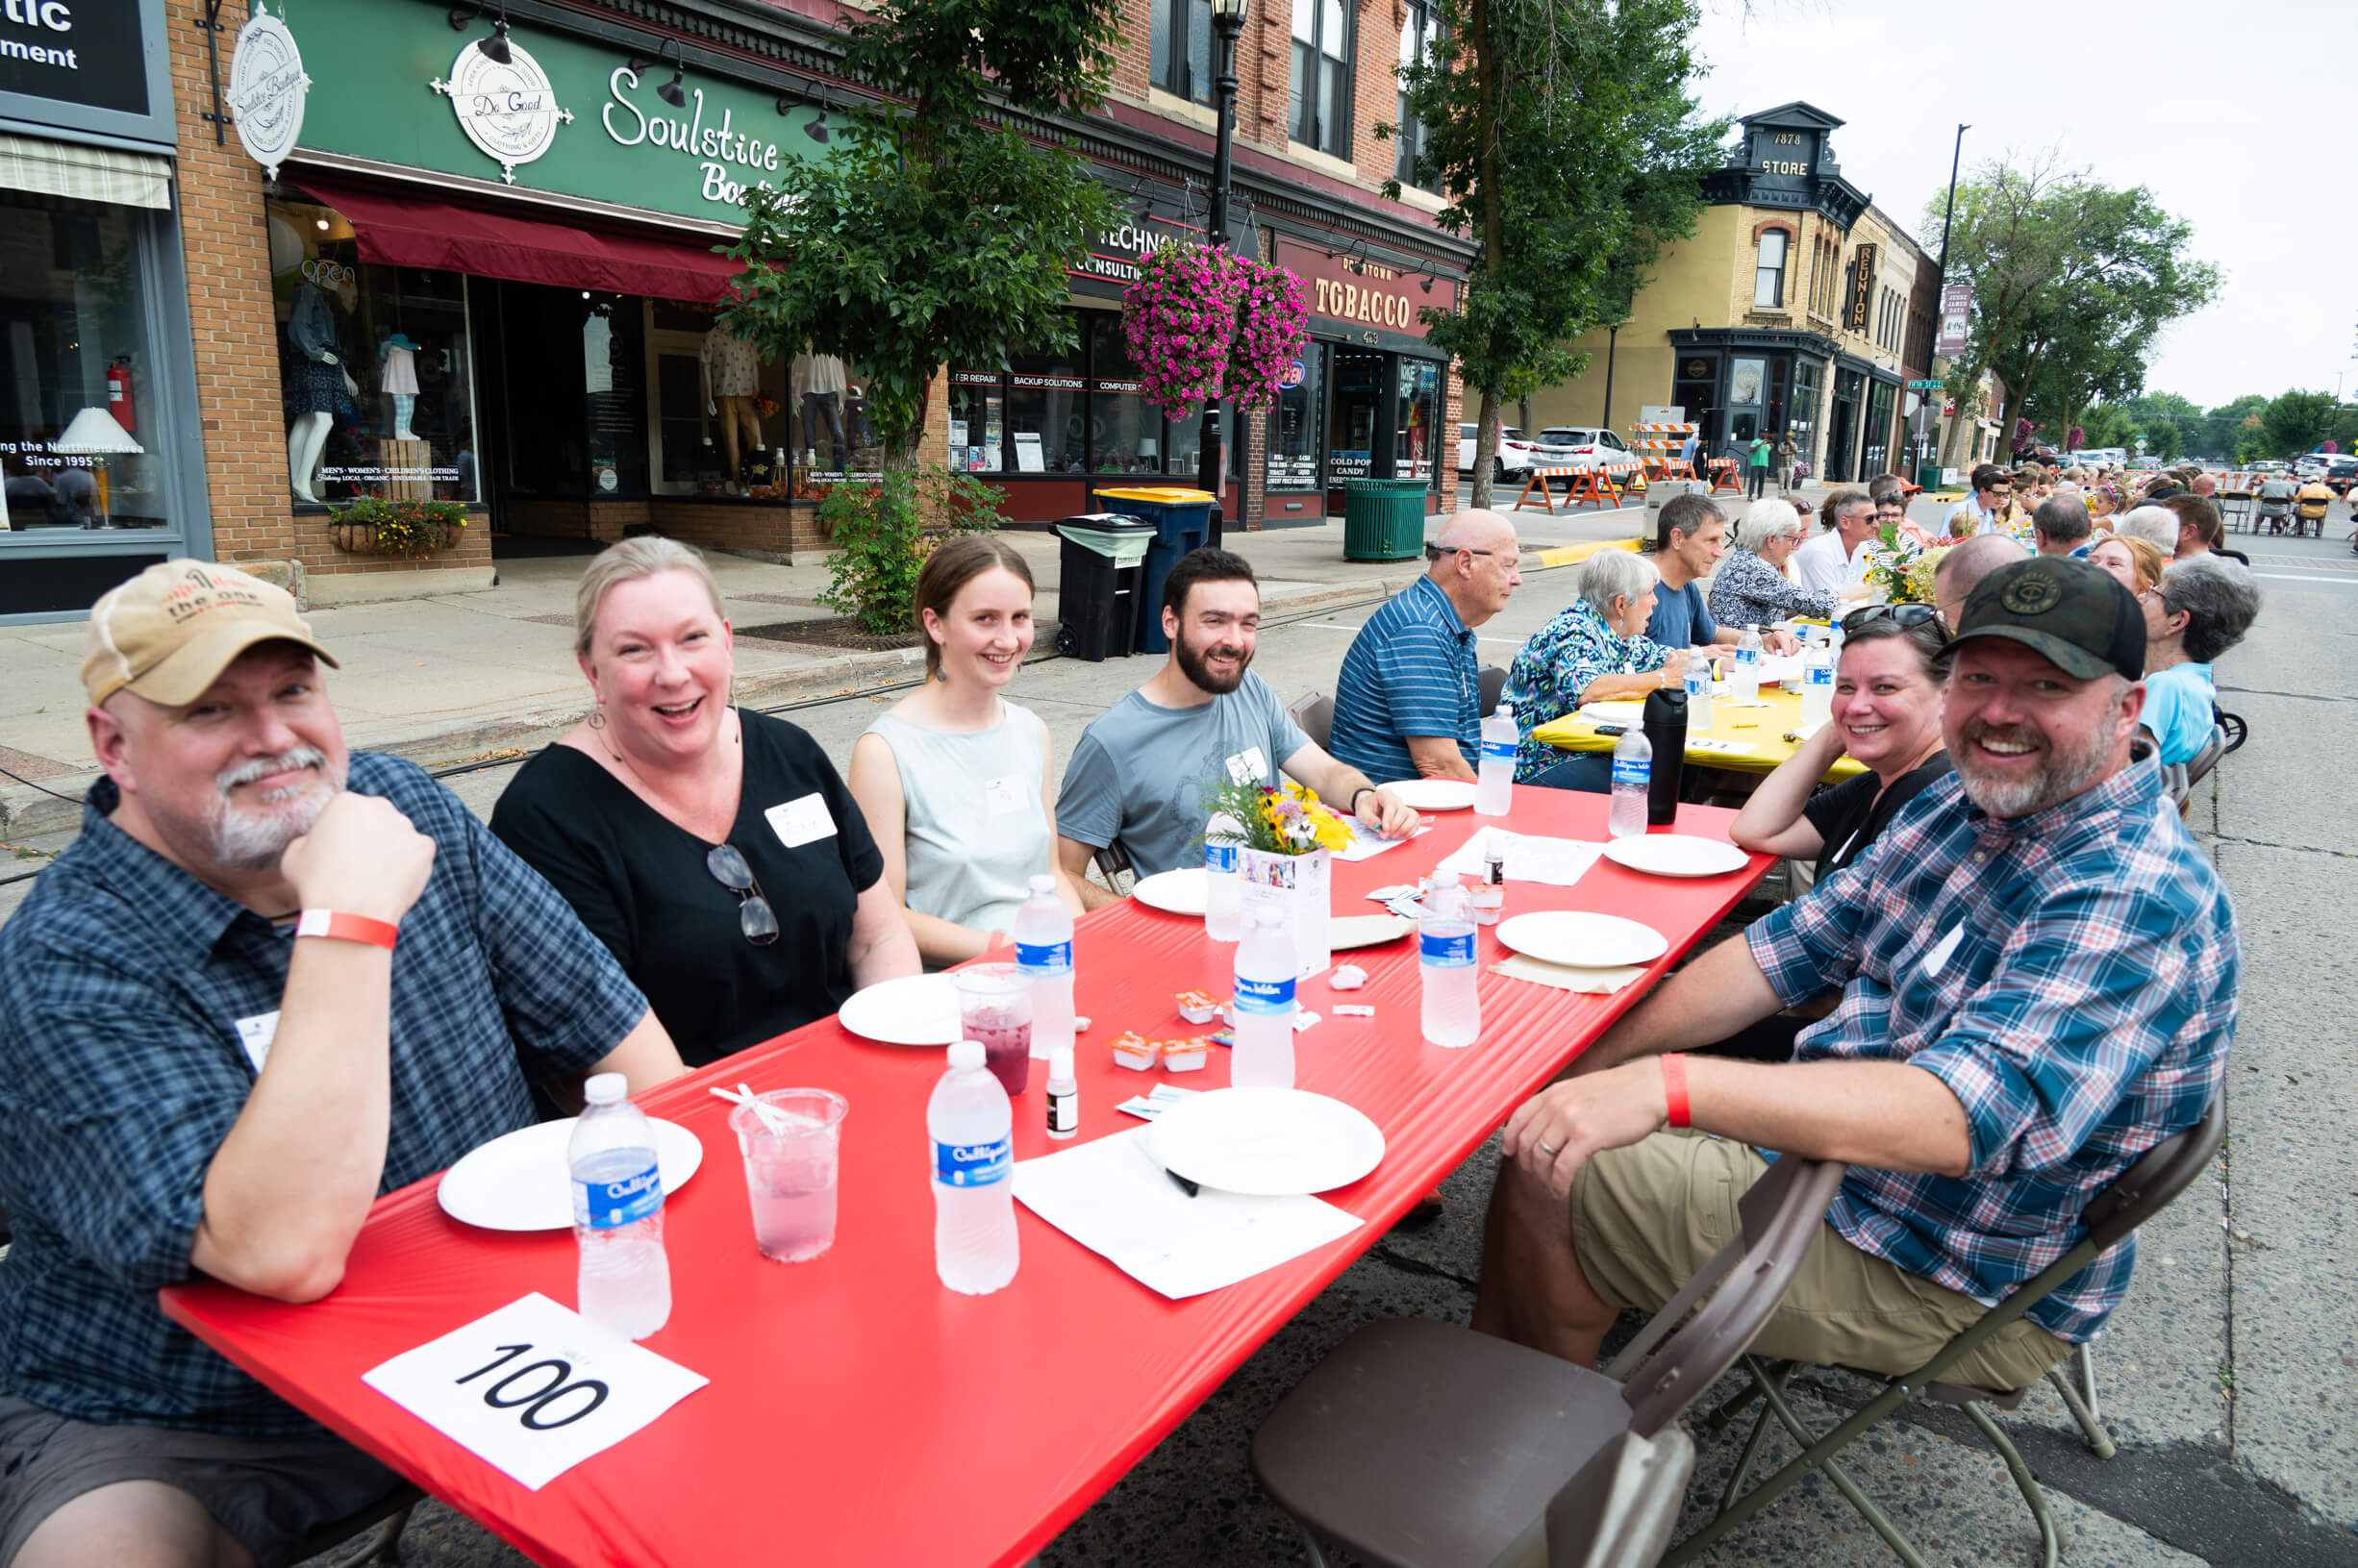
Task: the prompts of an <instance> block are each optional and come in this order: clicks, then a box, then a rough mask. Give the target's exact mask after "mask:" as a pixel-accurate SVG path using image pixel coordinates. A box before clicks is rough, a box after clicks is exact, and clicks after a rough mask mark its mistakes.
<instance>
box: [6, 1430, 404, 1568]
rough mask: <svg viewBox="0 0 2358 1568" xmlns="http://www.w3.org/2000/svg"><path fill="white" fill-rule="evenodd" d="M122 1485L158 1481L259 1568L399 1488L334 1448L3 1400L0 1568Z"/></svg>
mask: <svg viewBox="0 0 2358 1568" xmlns="http://www.w3.org/2000/svg"><path fill="white" fill-rule="evenodd" d="M115 1481H162V1482H163V1484H165V1485H166V1486H173V1487H177V1488H178V1489H180V1490H181V1491H184V1492H186V1493H188V1495H189V1496H190V1497H193V1498H195V1499H196V1500H197V1502H199V1503H201V1504H203V1505H204V1506H205V1511H206V1512H208V1513H210V1514H212V1515H213V1520H214V1521H215V1522H216V1523H217V1524H219V1525H220V1527H221V1528H222V1529H223V1530H225V1531H229V1533H230V1534H231V1535H233V1536H235V1537H236V1538H237V1539H238V1542H239V1543H240V1544H241V1545H243V1546H244V1547H245V1549H246V1550H247V1551H248V1552H251V1553H252V1554H253V1555H254V1560H255V1561H256V1562H257V1563H259V1564H261V1568H280V1565H282V1564H285V1563H288V1562H290V1561H292V1560H293V1558H294V1553H295V1549H296V1547H297V1546H298V1544H299V1543H300V1542H301V1541H302V1539H303V1537H304V1536H305V1535H306V1534H308V1533H310V1532H311V1531H314V1530H317V1529H318V1528H319V1527H320V1526H322V1525H327V1524H333V1523H334V1522H335V1521H337V1520H339V1519H344V1518H348V1517H350V1516H351V1515H353V1514H355V1513H358V1512H360V1510H361V1509H363V1508H364V1507H366V1506H368V1505H370V1504H371V1503H374V1502H376V1501H377V1500H378V1499H379V1498H381V1497H383V1496H385V1495H386V1494H387V1493H388V1492H390V1491H391V1490H392V1489H393V1488H394V1487H395V1486H398V1485H399V1484H401V1478H400V1477H398V1476H396V1475H394V1474H393V1473H392V1472H391V1471H390V1470H388V1469H386V1468H385V1466H383V1465H381V1464H379V1463H378V1462H377V1461H376V1460H374V1459H372V1458H370V1457H369V1456H367V1455H365V1454H363V1453H362V1452H361V1451H360V1450H359V1449H356V1448H354V1447H353V1446H352V1445H351V1444H349V1443H346V1442H344V1441H343V1440H342V1439H340V1438H335V1437H279V1438H249V1437H222V1436H219V1435H216V1434H214V1433H212V1432H202V1431H174V1430H172V1429H170V1428H165V1427H138V1426H105V1425H102V1424H100V1423H98V1422H95V1421H76V1420H74V1419H72V1418H71V1417H69V1416H62V1415H58V1414H55V1413H53V1412H51V1411H49V1410H44V1409H42V1408H41V1407H40V1406H37V1405H29V1404H27V1403H26V1402H25V1401H23V1400H20V1399H15V1398H12V1397H10V1396H8V1395H0V1568H4V1565H6V1564H8V1563H10V1562H13V1560H15V1556H16V1554H17V1553H18V1552H19V1551H20V1550H22V1549H23V1547H24V1544H25V1542H26V1541H27V1540H28V1539H30V1538H31V1536H32V1534H33V1532H34V1531H36V1530H38V1529H39V1528H40V1526H41V1523H42V1521H43V1520H45V1519H47V1518H48V1517H49V1516H50V1515H51V1514H53V1513H55V1512H56V1511H57V1510H58V1509H59V1508H61V1507H63V1506H65V1505H66V1504H68V1503H71V1502H72V1501H73V1500H74V1499H75V1498H77V1497H80V1496H81V1495H82V1494H83V1493H85V1492H88V1491H95V1490H96V1489H97V1488H99V1487H101V1486H107V1485H112V1484H113V1483H114V1482H115Z"/></svg>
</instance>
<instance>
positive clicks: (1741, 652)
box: [1736, 648, 1760, 667]
mask: <svg viewBox="0 0 2358 1568" xmlns="http://www.w3.org/2000/svg"><path fill="white" fill-rule="evenodd" d="M1736 662H1737V663H1739V664H1743V665H1745V666H1747V667H1748V666H1751V665H1755V664H1758V663H1759V662H1760V650H1759V649H1758V648H1739V649H1737V650H1736Z"/></svg>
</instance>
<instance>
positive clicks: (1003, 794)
mask: <svg viewBox="0 0 2358 1568" xmlns="http://www.w3.org/2000/svg"><path fill="white" fill-rule="evenodd" d="M1024 794H1025V791H1024V788H1023V775H1022V774H1020V773H1011V774H1009V775H1007V776H1006V777H1005V778H1003V779H993V780H991V782H990V783H989V784H985V785H983V800H984V803H985V804H986V805H988V806H989V807H990V809H991V815H992V816H1005V815H1007V814H1008V813H1009V812H1010V811H1020V810H1022V809H1024V808H1025V807H1026V806H1029V805H1030V804H1031V802H1030V801H1028V800H1026V799H1025V798H1024Z"/></svg>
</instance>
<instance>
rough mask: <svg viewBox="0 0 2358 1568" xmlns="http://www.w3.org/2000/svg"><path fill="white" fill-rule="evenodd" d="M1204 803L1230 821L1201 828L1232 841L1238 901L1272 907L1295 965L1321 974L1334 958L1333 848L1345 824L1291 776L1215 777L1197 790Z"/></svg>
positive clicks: (1339, 845)
mask: <svg viewBox="0 0 2358 1568" xmlns="http://www.w3.org/2000/svg"><path fill="white" fill-rule="evenodd" d="M1203 802H1204V810H1205V811H1206V813H1207V814H1209V815H1212V816H1215V817H1226V818H1227V819H1228V821H1229V822H1232V823H1234V824H1236V827H1235V829H1234V830H1233V831H1222V832H1220V833H1218V834H1206V835H1205V836H1206V837H1207V838H1210V839H1214V840H1216V841H1217V842H1219V843H1224V844H1234V845H1236V846H1237V878H1238V881H1239V882H1240V883H1241V884H1242V887H1241V889H1240V891H1241V893H1242V899H1241V908H1242V910H1243V912H1244V915H1245V917H1246V918H1247V919H1250V918H1251V917H1252V911H1253V910H1254V909H1256V908H1274V909H1276V910H1278V911H1279V915H1280V918H1281V919H1282V920H1283V921H1284V922H1285V923H1286V924H1287V925H1288V926H1289V927H1290V928H1291V929H1292V935H1293V954H1294V959H1295V963H1294V969H1295V972H1296V973H1297V974H1298V975H1300V976H1302V977H1304V978H1307V977H1309V976H1312V975H1321V974H1324V973H1325V972H1326V970H1327V968H1328V966H1329V965H1331V964H1332V963H1333V962H1334V958H1335V954H1334V940H1333V928H1332V925H1331V922H1332V920H1333V916H1334V910H1333V906H1332V903H1331V900H1332V898H1333V892H1332V889H1333V883H1334V852H1335V851H1337V850H1339V849H1344V848H1347V847H1348V846H1349V844H1350V842H1351V829H1350V825H1349V824H1348V823H1346V822H1345V821H1344V820H1343V819H1342V815H1341V813H1339V812H1337V811H1336V810H1335V809H1334V808H1333V807H1331V806H1328V805H1326V804H1325V803H1324V802H1322V801H1320V800H1319V799H1318V797H1317V792H1316V791H1314V790H1310V789H1306V788H1304V787H1303V786H1302V785H1300V784H1294V783H1292V782H1291V781H1289V782H1287V783H1284V784H1278V785H1276V786H1274V787H1271V786H1269V785H1266V784H1259V783H1257V782H1256V783H1247V784H1240V783H1237V782H1235V781H1233V780H1228V781H1215V782H1214V783H1212V784H1208V785H1207V786H1206V787H1205V789H1204V792H1203Z"/></svg>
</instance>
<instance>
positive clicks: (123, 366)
mask: <svg viewBox="0 0 2358 1568" xmlns="http://www.w3.org/2000/svg"><path fill="white" fill-rule="evenodd" d="M107 411H108V412H109V413H111V414H113V416H114V422H115V423H116V424H118V425H120V426H122V427H123V430H124V432H125V434H130V433H132V432H136V431H137V430H138V428H139V416H138V411H136V410H134V409H133V408H132V406H131V356H130V355H128V354H117V355H116V356H115V357H114V362H113V364H111V365H109V366H107Z"/></svg>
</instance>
